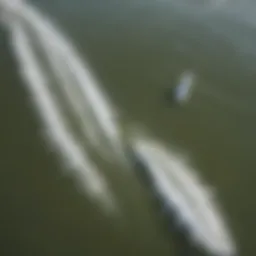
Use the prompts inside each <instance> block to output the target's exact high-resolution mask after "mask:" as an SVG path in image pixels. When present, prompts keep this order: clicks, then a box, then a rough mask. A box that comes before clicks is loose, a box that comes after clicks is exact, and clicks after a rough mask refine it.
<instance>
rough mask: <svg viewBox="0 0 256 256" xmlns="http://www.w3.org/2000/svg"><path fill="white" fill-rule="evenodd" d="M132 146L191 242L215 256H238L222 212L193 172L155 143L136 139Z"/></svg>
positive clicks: (154, 185)
mask: <svg viewBox="0 0 256 256" xmlns="http://www.w3.org/2000/svg"><path fill="white" fill-rule="evenodd" d="M131 145H132V148H133V151H134V153H135V156H136V158H137V159H138V160H139V161H141V162H142V163H143V165H144V166H146V169H147V170H146V171H147V172H148V175H149V176H150V177H151V181H152V186H153V189H154V190H155V191H156V193H157V194H158V195H159V196H160V197H161V199H162V203H163V204H164V205H165V209H166V210H167V211H168V209H169V211H170V213H173V212H175V213H176V216H177V220H176V221H178V222H179V223H180V224H181V225H182V226H183V227H185V228H186V230H187V232H188V236H189V237H190V239H191V240H192V241H193V242H194V243H196V244H197V245H199V246H201V247H202V248H204V249H206V250H207V251H209V252H211V253H212V254H213V255H218V256H231V255H235V252H236V248H235V245H234V242H233V240H232V238H231V235H230V234H229V232H228V229H227V227H226V225H225V222H224V220H223V216H222V214H221V211H220V209H219V207H218V205H217V203H216V202H214V201H213V198H212V195H211V194H210V193H209V190H208V189H207V188H206V186H205V185H204V184H202V183H201V181H200V180H199V178H198V177H197V176H196V175H195V173H194V172H193V170H191V168H190V167H189V166H187V165H186V164H185V163H183V162H182V160H181V159H179V158H177V157H176V156H175V155H174V154H172V153H171V152H170V151H168V150H167V149H166V148H165V147H163V146H162V145H161V144H160V143H158V142H156V141H154V140H151V139H149V138H146V139H143V137H136V138H134V139H132V143H131Z"/></svg>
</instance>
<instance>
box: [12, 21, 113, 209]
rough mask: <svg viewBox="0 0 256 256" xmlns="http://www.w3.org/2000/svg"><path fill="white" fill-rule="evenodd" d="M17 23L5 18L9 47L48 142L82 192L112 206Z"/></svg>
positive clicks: (104, 182)
mask: <svg viewBox="0 0 256 256" xmlns="http://www.w3.org/2000/svg"><path fill="white" fill-rule="evenodd" d="M19 23H20V20H17V21H16V20H15V19H9V20H8V24H9V28H10V31H11V34H12V43H13V49H14V51H15V54H16V56H17V60H18V62H19V67H20V71H21V75H22V77H23V79H24V80H25V82H26V85H27V86H28V89H29V90H30V92H31V94H32V96H33V99H34V101H35V105H36V106H37V107H38V110H39V114H40V115H41V116H42V119H43V121H44V124H45V128H46V130H47V132H48V135H49V137H50V141H51V142H52V143H53V144H54V146H55V147H56V148H57V150H58V152H60V153H61V155H62V157H63V160H64V161H65V163H66V164H67V165H68V166H69V167H71V168H72V169H73V170H74V172H73V174H74V175H77V176H78V178H79V181H80V182H81V185H82V187H83V188H84V189H85V190H86V192H87V193H89V195H90V196H92V197H93V198H95V199H96V200H100V201H101V203H102V204H103V205H106V204H107V206H108V209H110V207H112V206H113V198H112V196H111V194H110V191H109V189H108V186H107V183H106V181H105V179H104V177H103V176H101V175H100V173H99V172H98V170H97V168H96V166H95V165H94V164H93V163H92V162H91V161H90V159H89V158H88V156H87V154H86V152H85V150H84V149H83V148H82V147H81V145H80V144H79V142H78V141H77V140H76V139H75V137H74V136H73V135H72V131H70V130H69V128H68V124H67V122H66V120H65V117H64V116H63V115H62V114H61V112H60V111H59V106H58V104H57V101H56V100H54V98H53V97H52V95H51V93H50V91H49V85H48V81H47V78H46V74H44V73H43V70H42V69H41V68H40V65H39V62H38V60H37V58H36V56H35V54H34V52H33V50H32V45H31V44H30V41H29V39H28V36H27V34H26V31H25V30H24V28H23V27H22V26H21V24H19Z"/></svg>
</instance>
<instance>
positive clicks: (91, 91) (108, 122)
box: [23, 5, 122, 156]
mask: <svg viewBox="0 0 256 256" xmlns="http://www.w3.org/2000/svg"><path fill="white" fill-rule="evenodd" d="M23 17H24V18H26V19H27V21H28V22H30V23H31V25H32V26H34V27H35V28H36V30H37V31H38V36H40V37H45V38H47V40H49V41H48V43H49V42H50V44H51V47H52V51H55V56H58V58H60V59H62V60H63V61H65V62H66V65H67V66H68V68H69V70H70V72H71V73H72V74H73V77H74V79H76V81H77V84H78V86H79V89H80V90H81V93H82V95H83V97H84V100H85V101H87V102H88V106H90V108H91V111H93V112H94V114H95V118H96V119H97V122H98V126H99V127H101V129H102V131H103V133H104V135H105V136H106V138H107V139H108V142H109V143H110V144H111V145H112V146H113V149H114V150H115V153H117V154H118V155H119V156H120V152H122V146H121V140H120V134H119V132H120V131H119V128H118V124H117V120H116V119H117V111H116V110H115V109H114V107H112V106H111V104H110V103H109V102H108V100H107V97H106V96H105V95H104V94H103V93H102V92H101V90H100V89H99V85H98V83H97V82H96V80H95V79H94V77H93V76H92V74H91V71H90V70H89V68H88V67H86V65H85V63H83V61H82V59H81V58H80V57H79V54H78V53H77V52H76V51H75V48H74V46H73V44H72V43H71V42H70V40H69V39H68V38H67V37H64V36H63V33H60V32H59V31H58V30H59V29H58V30H57V29H55V28H54V26H53V25H52V24H51V22H49V21H48V20H47V19H45V18H44V17H43V16H42V15H41V14H40V12H39V11H38V10H36V9H35V8H34V7H31V6H28V5H27V6H26V8H25V7H24V8H23ZM49 47H50V46H49Z"/></svg>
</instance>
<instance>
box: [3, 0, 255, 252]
mask: <svg viewBox="0 0 256 256" xmlns="http://www.w3.org/2000/svg"><path fill="white" fill-rule="evenodd" d="M201 2H203V1H193V3H189V4H188V1H182V2H178V1H173V0H172V1H153V0H150V1H144V0H142V1H139V2H138V1H114V0H111V1H108V2H106V1H103V0H97V1H96V0H93V1H78V0H76V1H72V2H71V1H55V2H54V3H51V1H41V2H40V1H39V5H40V7H42V9H43V10H45V11H46V12H47V13H49V14H51V15H52V16H53V17H55V20H57V21H58V23H59V24H60V25H61V26H62V27H63V28H65V30H66V32H67V33H68V34H69V35H70V36H71V37H73V40H74V41H75V42H76V45H77V46H78V47H79V49H80V50H81V51H83V52H84V54H86V56H87V57H88V59H89V61H90V63H91V66H92V67H93V69H94V71H95V72H96V73H97V75H98V76H99V78H100V79H101V81H102V82H103V83H104V85H105V86H106V90H107V92H108V94H109V96H110V97H111V98H112V100H113V101H114V102H115V103H116V104H117V105H118V106H119V108H120V109H121V111H122V112H123V114H124V116H125V117H126V118H128V119H130V120H133V121H139V122H140V123H142V124H143V125H144V126H145V127H147V129H149V130H150V131H152V132H153V133H154V134H155V135H156V136H157V137H159V138H160V139H162V140H164V141H166V142H168V143H169V144H171V145H173V146H174V147H177V149H178V150H179V151H181V152H183V153H184V154H186V155H187V156H188V158H190V159H191V162H192V163H193V165H194V166H195V167H196V169H198V170H199V171H200V173H202V175H203V176H205V177H206V179H207V180H208V181H209V182H210V183H211V184H212V185H214V186H216V187H217V189H218V191H219V192H218V197H219V198H220V200H221V203H222V204H223V206H224V208H225V210H226V212H227V215H228V216H229V221H230V225H231V227H232V230H233V231H234V236H235V238H236V240H237V243H238V245H239V247H240V249H241V255H254V254H255V251H256V247H255V245H254V238H253V234H254V225H255V224H256V223H255V220H254V212H255V209H256V208H255V207H254V204H253V202H254V199H253V194H254V193H255V192H256V191H255V188H254V187H255V186H254V181H255V180H256V175H255V174H254V168H255V166H256V163H255V157H254V152H255V150H256V137H255V136H254V131H255V128H256V101H255V97H256V96H255V95H256V87H255V86H254V82H255V78H256V75H255V74H256V73H255V67H254V66H255V63H256V51H255V49H254V44H255V43H256V33H255V31H254V29H255V22H256V21H255V18H254V15H253V12H252V10H253V8H255V4H254V2H253V1H243V2H242V1H241V2H239V1H232V2H228V1H227V3H225V5H224V6H222V7H220V6H218V8H216V7H215V8H213V7H210V6H209V7H207V5H206V4H205V2H206V1H205V2H204V5H202V3H201ZM0 36H1V40H0V43H1V46H0V52H1V58H0V63H1V67H2V69H1V70H2V72H1V84H2V86H1V87H0V97H1V103H2V108H1V119H2V120H1V128H0V131H1V144H0V149H1V153H2V157H1V161H0V170H1V172H0V173H1V175H0V192H1V193H0V195H1V209H2V210H1V215H0V216H1V221H2V222H1V227H2V228H1V247H0V248H1V249H0V251H1V253H2V255H17V254H19V255H35V254H36V255H70V254H72V255H85V254H87V255H105V254H112V255H163V256H164V255H170V254H171V255H175V253H174V252H173V243H172V237H171V235H169V234H168V233H166V230H165V228H164V223H163V222H162V220H161V219H160V217H159V215H158V214H157V212H156V211H155V208H154V207H153V205H152V202H151V199H150V197H149V195H148V193H147V191H146V189H145V188H144V187H143V186H142V184H140V182H138V181H137V180H136V175H135V174H133V173H131V175H127V174H125V173H124V172H123V170H119V168H120V167H118V166H112V165H110V164H109V165H107V166H106V164H105V163H100V162H99V164H100V165H101V166H102V167H104V171H105V172H106V173H107V174H108V175H107V176H108V178H109V181H110V183H111V185H112V187H113V190H114V191H115V192H116V194H117V196H118V199H119V202H120V206H121V208H122V209H123V213H122V215H121V216H120V217H118V218H115V217H106V216H104V215H103V214H102V212H101V211H100V209H98V208H97V207H96V206H95V205H94V204H92V203H91V202H90V201H88V199H87V198H86V197H85V196H84V195H83V194H82V193H81V192H79V191H78V190H77V186H76V184H75V182H74V179H73V178H72V177H70V176H68V175H63V172H62V167H63V166H62V165H61V164H60V163H59V162H58V159H57V157H56V155H55V154H54V153H51V152H49V149H48V146H47V144H46V143H45V142H44V140H43V138H42V136H41V126H40V122H38V117H37V113H36V112H35V111H34V106H33V104H32V102H31V100H30V95H29V94H28V92H27V90H26V87H25V86H23V83H22V81H21V80H20V77H19V75H18V73H17V70H16V64H15V61H14V59H13V56H12V52H11V51H10V46H9V44H8V43H9V42H8V34H7V33H5V31H3V30H1V35H0ZM184 69H192V70H194V71H195V72H196V73H197V75H198V84H197V86H196V88H195V91H194V95H193V97H192V99H191V101H190V103H189V104H188V105H187V106H186V107H185V108H183V109H178V108H177V109H172V108H170V107H169V106H168V105H167V104H166V102H165V101H164V91H165V88H166V87H168V86H172V85H174V84H175V82H176V81H177V78H178V76H179V75H180V74H181V72H183V71H184ZM99 161H100V160H99ZM172 252H173V253H172Z"/></svg>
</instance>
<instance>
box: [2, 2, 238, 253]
mask: <svg viewBox="0 0 256 256" xmlns="http://www.w3.org/2000/svg"><path fill="white" fill-rule="evenodd" d="M11 3H12V4H11ZM0 8H1V11H2V13H3V14H4V16H2V17H3V20H4V23H5V25H6V26H7V28H8V29H9V31H10V34H11V41H12V44H13V49H14V52H15V55H16V58H17V61H18V67H19V69H20V72H21V75H22V77H23V79H24V81H25V82H26V85H27V86H28V89H29V91H30V92H31V94H32V96H33V99H34V103H35V105H36V106H37V108H38V110H39V114H40V115H41V117H42V119H43V121H44V126H45V130H46V131H47V134H48V137H49V141H50V142H51V143H52V145H53V146H54V147H55V148H56V150H57V152H59V153H60V154H61V156H62V160H63V162H64V163H65V165H67V166H68V167H69V169H70V170H73V172H72V173H73V175H75V176H77V178H78V180H79V181H80V184H81V185H82V187H83V188H84V189H85V190H86V193H87V194H89V195H90V196H92V197H93V199H95V200H98V201H99V202H100V204H102V205H106V207H107V209H108V210H110V209H116V204H115V200H114V196H113V195H112V193H111V191H110V189H109V186H108V184H107V182H106V180H105V179H104V176H103V174H102V172H100V171H99V170H98V169H97V167H96V165H95V164H94V163H93V162H92V161H91V159H90V158H89V157H88V154H87V151H86V146H87V144H90V145H91V146H92V148H93V149H95V150H96V151H97V152H98V153H99V154H100V155H102V156H105V158H108V157H109V158H110V159H111V160H112V161H113V160H117V161H118V160H120V159H121V160H123V158H125V157H124V156H125V155H128V156H129V155H132V157H130V161H131V163H132V162H134V161H135V162H136V161H137V162H140V163H142V165H143V166H144V167H145V168H144V171H145V173H146V174H147V175H148V176H149V177H150V180H151V184H152V190H153V191H154V192H155V193H156V194H157V195H158V200H159V201H160V203H161V204H162V205H163V207H164V209H165V210H166V213H167V215H168V216H171V212H175V213H176V214H177V216H178V218H176V219H175V221H177V222H178V223H179V226H182V227H185V229H186V230H187V235H188V236H189V237H190V238H191V241H193V242H194V243H195V244H197V245H199V246H201V247H203V248H204V249H205V250H207V251H209V252H211V253H213V254H214V255H223V256H231V255H234V252H235V246H234V244H233V242H232V238H231V236H230V235H229V232H228V231H227V227H226V226H225V223H224V221H223V219H222V216H221V214H220V211H219V209H218V207H217V206H216V204H215V203H214V201H213V200H212V198H211V197H210V196H209V190H208V189H207V188H206V187H205V186H204V185H202V184H201V182H200V181H199V178H198V177H197V175H195V173H194V171H192V170H191V169H190V168H189V167H188V166H187V165H185V164H184V163H183V161H182V160H181V159H180V158H178V157H177V156H176V155H175V154H174V153H173V152H170V151H168V150H167V149H166V148H165V147H163V146H162V145H161V144H160V143H158V142H156V141H154V140H152V139H150V137H146V136H144V135H143V133H140V134H134V133H131V134H130V133H129V134H128V133H127V134H124V131H121V130H122V129H119V124H118V120H117V112H116V110H115V108H114V107H113V106H112V105H111V104H110V103H109V101H108V100H107V97H106V96H105V95H104V94H103V93H102V91H101V90H100V87H99V85H98V83H97V82H96V79H94V78H93V76H92V73H91V71H90V70H89V68H88V67H87V65H86V64H85V63H84V62H83V61H82V59H81V58H80V57H79V55H78V53H76V51H75V49H74V47H73V45H72V43H71V42H70V40H69V39H68V38H67V37H64V36H63V34H62V33H60V32H59V30H57V29H56V28H55V26H53V24H52V23H51V22H50V21H49V19H47V18H46V17H45V16H44V15H42V14H41V13H40V12H39V11H38V10H36V9H35V8H34V7H32V6H30V5H29V4H27V3H23V2H21V1H19V2H17V3H16V4H15V2H8V1H7V0H1V1H0ZM29 32H30V33H29ZM31 34H34V37H32V36H31ZM35 39H36V40H35ZM35 41H37V43H36V44H37V45H39V46H40V49H41V51H42V52H43V54H44V55H45V57H46V59H47V61H48V64H49V66H50V70H51V71H52V73H53V75H54V76H55V79H56V80H57V82H58V84H55V83H51V80H50V79H49V73H48V72H46V71H45V69H44V68H43V67H42V64H41V62H40V61H39V57H38V56H37V55H36V53H35V52H36V51H35V49H34V47H33V42H34V43H35ZM55 87H58V91H59V93H60V94H62V97H63V98H64V100H63V102H62V103H60V100H59V99H60V98H61V97H59V95H58V93H56V92H55V93H54V90H53V89H54V88H55ZM63 104H64V105H65V107H66V108H67V109H69V110H70V113H71V115H72V116H73V117H74V119H76V120H77V121H78V123H79V127H80V131H81V134H80V135H81V136H80V137H79V136H78V135H77V134H76V132H75V131H74V129H72V122H71V120H70V118H69V117H68V115H67V114H66V113H65V111H64V110H63ZM124 129H125V128H124ZM122 133H123V135H122ZM101 138H104V139H103V140H102V139H101ZM87 142H88V143H87ZM123 143H124V144H125V145H126V146H125V147H124V148H123ZM105 145H106V147H105ZM125 148H126V149H125ZM109 152H110V154H109ZM129 152H132V153H131V154H130V153H129ZM121 162H122V161H121Z"/></svg>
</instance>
